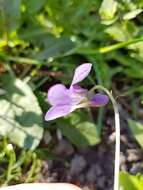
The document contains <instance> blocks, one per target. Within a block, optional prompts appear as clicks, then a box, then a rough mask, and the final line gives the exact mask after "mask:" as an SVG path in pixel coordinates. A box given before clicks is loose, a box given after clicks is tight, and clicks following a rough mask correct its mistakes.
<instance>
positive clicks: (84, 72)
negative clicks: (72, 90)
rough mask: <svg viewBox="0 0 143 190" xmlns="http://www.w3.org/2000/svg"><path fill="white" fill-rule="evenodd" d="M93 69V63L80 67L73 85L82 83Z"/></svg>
mask: <svg viewBox="0 0 143 190" xmlns="http://www.w3.org/2000/svg"><path fill="white" fill-rule="evenodd" d="M91 67H92V64H91V63H84V64H82V65H80V66H78V67H77V68H76V70H75V73H74V77H73V80H72V84H71V85H74V84H77V83H79V82H81V81H82V80H83V79H85V78H86V77H87V76H88V74H89V73H90V70H91Z"/></svg>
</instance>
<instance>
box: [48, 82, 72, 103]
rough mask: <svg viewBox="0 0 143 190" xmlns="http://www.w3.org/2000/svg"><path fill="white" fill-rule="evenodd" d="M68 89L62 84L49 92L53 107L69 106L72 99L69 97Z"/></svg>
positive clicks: (53, 87)
mask: <svg viewBox="0 0 143 190" xmlns="http://www.w3.org/2000/svg"><path fill="white" fill-rule="evenodd" d="M68 94H69V93H68V89H67V88H66V87H65V86H64V85H62V84H56V85H54V86H52V87H51V88H50V89H49V90H48V102H49V103H50V104H51V105H53V106H54V105H57V104H63V103H64V104H69V103H70V101H71V98H70V97H69V95H68Z"/></svg>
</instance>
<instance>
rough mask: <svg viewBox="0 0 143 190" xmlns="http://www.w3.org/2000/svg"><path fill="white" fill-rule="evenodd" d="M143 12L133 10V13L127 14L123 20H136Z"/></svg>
mask: <svg viewBox="0 0 143 190" xmlns="http://www.w3.org/2000/svg"><path fill="white" fill-rule="evenodd" d="M142 11H143V9H136V10H132V11H130V12H128V13H126V14H125V15H124V16H123V19H124V20H130V19H133V18H135V17H136V16H137V15H139V14H140V13H142Z"/></svg>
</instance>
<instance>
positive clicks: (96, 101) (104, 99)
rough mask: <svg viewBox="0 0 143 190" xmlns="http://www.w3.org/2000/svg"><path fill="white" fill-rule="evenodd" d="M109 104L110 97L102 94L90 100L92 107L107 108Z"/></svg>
mask: <svg viewBox="0 0 143 190" xmlns="http://www.w3.org/2000/svg"><path fill="white" fill-rule="evenodd" d="M108 102H109V97H108V96H106V95H104V94H101V93H97V94H95V95H94V97H93V98H92V99H91V100H90V103H91V106H97V107H100V106H105V105H106V104H107V103H108Z"/></svg>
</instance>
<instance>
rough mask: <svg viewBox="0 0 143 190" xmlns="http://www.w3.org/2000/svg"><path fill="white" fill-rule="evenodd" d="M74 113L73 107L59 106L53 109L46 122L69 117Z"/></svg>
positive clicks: (46, 116)
mask: <svg viewBox="0 0 143 190" xmlns="http://www.w3.org/2000/svg"><path fill="white" fill-rule="evenodd" d="M72 111H74V109H73V108H72V106H71V105H59V106H53V107H51V108H50V109H49V110H48V112H47V113H46V115H45V120H46V121H50V120H54V119H57V118H59V117H63V116H66V115H68V114H69V113H71V112H72Z"/></svg>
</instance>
